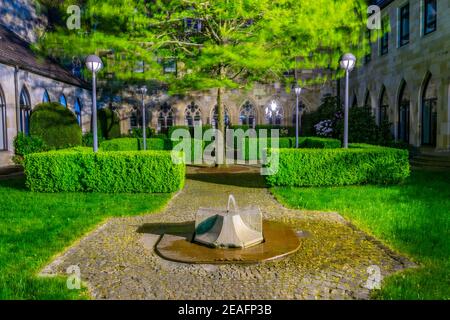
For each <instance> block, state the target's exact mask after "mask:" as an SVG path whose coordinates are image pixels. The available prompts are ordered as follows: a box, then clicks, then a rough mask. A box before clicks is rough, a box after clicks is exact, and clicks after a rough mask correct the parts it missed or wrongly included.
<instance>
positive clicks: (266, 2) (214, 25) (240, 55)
mask: <svg viewBox="0 0 450 320" xmlns="http://www.w3.org/2000/svg"><path fill="white" fill-rule="evenodd" d="M43 1H45V0H43ZM46 2H47V5H50V4H49V3H48V2H49V1H46ZM365 2H366V1H364V0H356V1H355V0H339V1H337V0H214V1H211V0H170V1H169V0H167V1H164V0H84V1H83V2H82V5H83V8H82V9H83V10H82V17H81V22H82V27H81V30H68V29H67V28H66V27H65V26H60V27H56V28H53V29H52V30H51V32H49V33H47V34H46V36H45V37H43V39H42V41H41V42H40V44H39V48H40V49H41V50H45V51H46V52H47V53H50V54H53V55H61V54H64V53H70V54H78V55H87V54H91V53H93V52H96V53H98V54H101V53H108V54H109V57H110V58H109V59H108V60H107V61H106V69H105V70H106V71H105V72H108V73H109V75H110V76H111V75H112V76H111V77H113V78H116V79H121V80H133V81H149V80H151V79H157V80H159V81H162V82H164V83H166V84H168V87H169V92H170V93H184V92H186V91H191V90H208V89H215V90H216V91H217V106H218V126H219V130H221V131H222V132H224V108H223V101H222V98H223V93H224V90H226V89H230V88H246V87H250V86H251V85H252V84H253V83H255V82H273V81H286V78H284V77H283V72H285V71H287V70H292V69H293V68H294V67H296V68H299V69H305V68H306V69H323V68H326V69H331V70H337V66H338V62H339V56H340V55H341V54H342V53H343V52H345V51H348V50H350V49H352V51H355V50H356V51H358V52H357V55H359V56H361V55H362V54H363V53H362V50H360V49H361V46H359V45H358V44H359V42H360V40H361V35H362V31H363V26H364V23H365V20H366V18H365V5H366V4H365ZM57 7H58V8H60V9H61V8H62V9H63V10H64V6H62V7H61V4H58V5H57ZM62 14H63V15H64V14H65V15H67V13H65V11H62ZM360 52H361V53H360ZM170 63H175V64H176V72H175V73H172V72H167V71H172V70H174V69H173V68H167V64H170ZM165 71H166V72H165ZM323 80H324V79H323V78H320V77H318V78H316V79H314V81H323Z"/></svg>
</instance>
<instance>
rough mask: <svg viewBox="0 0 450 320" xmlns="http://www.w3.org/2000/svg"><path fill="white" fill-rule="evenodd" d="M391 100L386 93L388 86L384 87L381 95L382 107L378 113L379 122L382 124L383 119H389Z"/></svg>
mask: <svg viewBox="0 0 450 320" xmlns="http://www.w3.org/2000/svg"><path fill="white" fill-rule="evenodd" d="M388 110H389V101H388V97H387V93H386V87H383V89H382V91H381V97H380V108H379V110H378V111H379V113H378V124H379V125H381V124H382V123H383V121H386V120H388Z"/></svg>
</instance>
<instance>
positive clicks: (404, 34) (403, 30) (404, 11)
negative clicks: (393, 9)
mask: <svg viewBox="0 0 450 320" xmlns="http://www.w3.org/2000/svg"><path fill="white" fill-rule="evenodd" d="M399 42H400V47H401V46H404V45H405V44H408V43H409V3H408V4H406V5H404V6H403V7H401V8H400V32H399Z"/></svg>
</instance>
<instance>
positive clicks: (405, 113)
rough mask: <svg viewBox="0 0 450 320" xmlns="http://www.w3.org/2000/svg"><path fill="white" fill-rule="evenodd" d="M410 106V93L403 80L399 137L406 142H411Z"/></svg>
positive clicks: (400, 98)
mask: <svg viewBox="0 0 450 320" xmlns="http://www.w3.org/2000/svg"><path fill="white" fill-rule="evenodd" d="M409 106H410V98H409V93H408V90H407V87H406V82H405V81H403V83H402V86H401V88H400V95H399V97H398V139H399V140H400V141H403V142H406V143H409Z"/></svg>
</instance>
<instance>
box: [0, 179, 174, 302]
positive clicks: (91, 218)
mask: <svg viewBox="0 0 450 320" xmlns="http://www.w3.org/2000/svg"><path fill="white" fill-rule="evenodd" d="M170 198H171V194H114V195H110V194H101V193H57V194H42V193H33V192H30V191H28V190H27V189H26V188H25V181H24V179H13V180H6V181H0V299H83V298H88V297H87V295H86V291H77V290H68V289H67V287H66V279H65V278H64V277H58V278H51V279H43V278H38V277H37V276H36V274H37V273H38V272H39V271H40V270H41V269H42V268H43V267H44V266H45V265H46V264H47V263H48V262H49V261H50V260H51V259H52V257H53V256H54V255H55V254H58V253H60V252H61V251H63V250H64V248H66V247H67V246H69V245H71V244H72V243H73V242H74V241H75V240H76V239H78V238H80V237H82V236H83V235H84V234H86V233H87V232H88V231H90V230H92V229H94V228H95V227H96V226H97V225H98V224H99V223H101V222H102V221H104V220H105V219H106V218H108V217H116V216H131V215H138V214H145V213H151V212H155V211H157V210H158V209H161V208H162V207H164V206H165V205H166V204H167V202H168V201H169V199H170Z"/></svg>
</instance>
